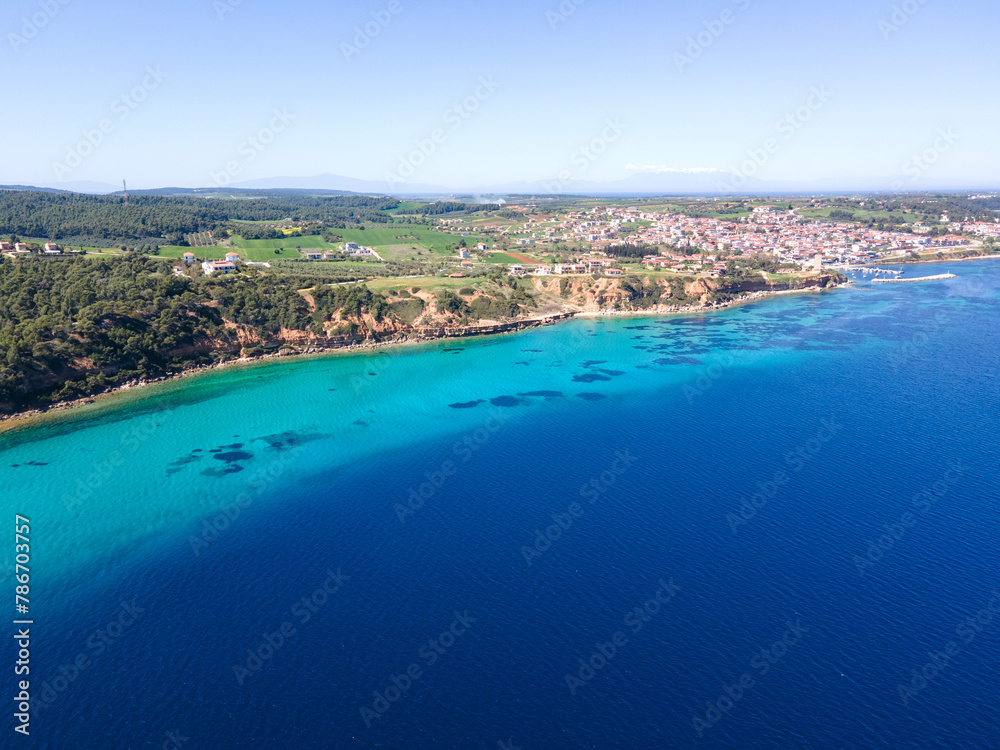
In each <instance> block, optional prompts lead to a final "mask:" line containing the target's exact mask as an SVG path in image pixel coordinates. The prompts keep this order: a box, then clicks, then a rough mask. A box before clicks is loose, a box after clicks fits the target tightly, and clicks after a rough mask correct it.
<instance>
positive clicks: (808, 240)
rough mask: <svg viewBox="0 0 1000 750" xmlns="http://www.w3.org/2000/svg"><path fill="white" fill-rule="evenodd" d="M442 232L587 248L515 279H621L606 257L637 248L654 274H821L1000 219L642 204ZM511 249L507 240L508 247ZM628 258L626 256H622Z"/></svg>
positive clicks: (530, 247) (983, 236)
mask: <svg viewBox="0 0 1000 750" xmlns="http://www.w3.org/2000/svg"><path fill="white" fill-rule="evenodd" d="M440 224H441V227H442V229H443V231H447V232H451V233H457V234H462V235H463V236H464V235H465V234H467V233H471V232H477V231H478V232H487V233H494V234H496V235H497V237H498V239H499V240H508V241H512V242H513V243H514V245H515V246H516V247H517V249H518V250H522V251H524V252H526V253H530V254H532V255H535V256H536V257H542V256H545V255H549V254H551V253H552V252H553V251H557V250H559V249H560V248H561V247H563V246H566V245H572V246H577V247H579V246H588V247H589V251H588V252H585V253H582V254H579V255H578V256H577V257H575V258H574V259H573V262H569V263H544V262H540V261H539V262H535V263H532V262H529V261H530V260H531V259H530V258H528V257H524V256H522V257H524V261H525V262H522V263H517V264H512V265H511V266H510V272H511V273H512V274H514V275H524V274H534V275H539V276H544V275H550V274H579V273H595V272H596V273H602V274H605V275H608V276H618V275H621V273H622V270H621V269H620V268H617V267H616V266H617V265H621V264H620V262H618V261H616V259H615V258H613V257H609V255H608V253H607V252H606V251H607V250H608V249H609V248H614V247H618V248H621V246H632V247H637V248H650V249H655V248H660V252H657V253H650V254H647V255H644V256H642V265H643V266H644V267H645V268H646V269H647V270H666V271H674V272H677V273H708V274H710V275H722V274H723V273H724V272H725V269H726V263H725V258H726V257H740V256H743V257H750V256H754V255H767V256H771V257H774V258H777V259H779V260H780V261H782V262H785V263H787V264H788V268H787V269H784V270H787V271H788V272H792V271H796V270H819V269H820V268H823V267H825V266H834V267H836V266H850V265H864V264H867V263H872V262H878V261H880V260H884V259H886V258H890V257H891V258H899V257H900V256H905V255H906V254H907V253H912V254H917V255H919V254H923V253H928V252H935V251H940V250H943V249H946V248H958V247H969V246H976V245H981V244H982V243H983V241H984V240H988V239H991V238H992V239H994V240H995V239H997V238H1000V219H998V220H995V221H994V222H985V221H979V222H964V221H952V220H950V219H949V217H948V216H947V215H942V216H941V219H940V223H939V225H938V226H939V227H944V228H945V229H946V230H947V233H945V234H940V233H938V234H931V233H930V227H927V226H925V225H924V223H923V222H920V221H917V222H915V223H914V225H913V227H912V229H911V231H908V232H899V231H887V230H880V229H874V228H870V227H867V226H864V225H862V224H860V223H857V222H850V221H817V220H811V219H807V218H804V217H802V216H801V215H800V214H799V213H798V211H797V210H796V209H793V208H791V207H788V208H786V207H784V206H779V205H763V206H757V207H755V208H754V209H753V212H752V213H751V214H749V215H747V216H742V217H740V218H739V219H737V220H735V221H728V220H721V219H714V218H695V217H691V216H687V215H685V214H678V213H659V212H653V211H648V210H643V209H641V208H639V207H635V206H632V207H618V206H613V205H606V206H603V205H602V206H595V207H593V208H591V209H589V210H587V211H574V212H571V213H569V214H568V215H566V216H558V215H552V216H541V217H534V218H530V219H528V220H527V221H525V222H523V223H521V224H520V225H515V226H509V227H502V226H497V225H486V226H483V227H475V226H471V225H467V226H463V222H462V220H461V219H441V220H440ZM505 244H506V242H505ZM500 247H501V245H500V241H497V242H494V243H493V244H492V245H490V244H487V243H479V244H477V245H476V246H475V247H474V249H473V250H472V251H469V250H464V249H463V250H461V251H460V252H459V258H460V259H461V260H462V261H463V264H464V265H466V266H468V267H472V266H474V265H475V264H474V263H473V262H472V258H473V257H474V256H473V255H472V252H478V253H481V254H484V253H490V252H496V251H497V250H498V249H500ZM616 254H617V255H621V254H622V253H620V252H619V253H616Z"/></svg>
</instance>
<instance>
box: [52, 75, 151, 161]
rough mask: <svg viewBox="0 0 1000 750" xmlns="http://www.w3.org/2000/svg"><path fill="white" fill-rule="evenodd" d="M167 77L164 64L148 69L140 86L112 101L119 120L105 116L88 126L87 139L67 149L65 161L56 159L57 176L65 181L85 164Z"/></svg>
mask: <svg viewBox="0 0 1000 750" xmlns="http://www.w3.org/2000/svg"><path fill="white" fill-rule="evenodd" d="M166 77H167V74H166V73H164V72H163V71H162V70H161V69H160V66H159V65H157V66H156V67H155V68H146V75H145V76H143V78H142V81H140V82H139V83H138V84H137V85H136V86H134V87H133V88H132V90H131V91H128V92H126V93H124V94H122V95H121V96H119V97H118V98H117V99H115V100H114V101H113V102H111V112H112V113H113V114H115V115H117V116H118V117H117V119H116V120H115V119H112V118H110V117H104V118H102V119H101V121H100V122H98V123H97V127H94V128H88V129H86V130H84V131H83V138H82V139H80V140H79V141H78V142H77V143H76V145H74V146H70V147H69V148H68V149H66V158H65V159H63V160H62V161H61V162H53V163H52V169H53V171H54V172H55V174H56V179H58V180H62V179H64V178H65V177H66V176H67V175H69V174H70V173H71V172H73V170H75V169H76V168H77V167H79V166H80V165H81V164H83V162H84V160H86V159H87V158H88V157H90V156H92V155H93V154H94V153H95V152H96V151H97V149H98V147H99V146H100V145H101V144H102V143H104V141H105V139H106V138H107V136H109V135H111V134H112V133H114V132H115V130H116V129H117V128H118V124H119V123H121V122H124V121H125V120H127V119H128V117H129V115H131V114H132V112H133V111H135V109H137V108H138V107H139V105H140V104H142V103H143V102H144V101H146V99H147V98H148V97H149V95H150V93H152V92H153V91H155V90H156V89H158V88H159V87H160V84H161V83H163V79H165V78H166Z"/></svg>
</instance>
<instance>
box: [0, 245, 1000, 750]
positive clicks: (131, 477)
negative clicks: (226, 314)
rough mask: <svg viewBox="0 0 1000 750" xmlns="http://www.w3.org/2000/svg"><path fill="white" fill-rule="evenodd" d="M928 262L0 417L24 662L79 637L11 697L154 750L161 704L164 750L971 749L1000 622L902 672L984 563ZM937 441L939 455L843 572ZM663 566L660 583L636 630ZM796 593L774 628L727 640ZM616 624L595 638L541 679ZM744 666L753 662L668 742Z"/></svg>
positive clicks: (982, 431)
mask: <svg viewBox="0 0 1000 750" xmlns="http://www.w3.org/2000/svg"><path fill="white" fill-rule="evenodd" d="M934 268H935V270H934V272H935V273H937V272H946V271H952V272H954V273H956V274H958V275H959V277H958V278H956V279H952V280H950V281H948V282H937V283H927V284H914V285H880V286H877V287H870V286H867V287H866V286H863V285H859V286H857V287H852V288H845V289H840V290H836V291H833V292H828V293H823V294H809V295H790V296H786V297H781V298H773V299H769V300H766V301H763V302H760V303H755V304H750V305H744V306H741V307H737V308H733V309H730V310H726V311H723V312H719V313H713V314H708V315H698V316H683V317H681V316H677V317H666V318H657V317H645V316H643V317H622V318H619V317H615V318H592V319H577V320H574V321H571V322H567V323H564V324H560V325H557V326H553V327H548V328H543V329H536V330H533V331H529V332H525V333H522V334H518V335H512V336H503V337H495V338H489V339H481V340H472V341H451V342H447V343H445V342H441V343H436V344H432V345H427V346H422V347H417V348H412V349H399V350H393V351H389V350H386V351H383V352H380V353H377V354H374V355H360V356H338V357H326V358H317V359H311V360H305V359H289V360H284V361H280V362H274V363H267V364H265V365H261V366H252V367H246V368H242V369H236V368H233V369H228V370H223V371H219V372H215V373H212V374H210V375H207V376H203V377H197V378H191V379H187V380H182V381H178V382H176V383H171V384H167V385H166V386H163V387H159V388H155V389H149V391H148V393H144V394H143V395H142V397H141V398H139V399H138V400H135V401H132V402H130V403H128V404H127V405H125V406H122V407H121V408H120V409H116V410H112V411H107V412H106V413H102V414H96V415H92V416H88V417H86V418H74V419H69V420H67V421H64V422H61V423H59V424H54V425H50V426H45V427H41V428H37V429H34V430H29V431H22V432H19V433H15V434H13V435H9V436H5V437H0V478H2V483H3V497H2V500H0V504H2V506H3V509H4V512H5V513H6V514H8V515H12V514H13V513H15V512H19V513H22V514H24V515H28V516H29V517H30V518H31V519H32V527H33V535H34V539H33V589H32V591H33V597H32V598H33V602H32V606H33V614H34V615H35V617H37V618H38V621H39V623H44V633H45V636H44V638H41V639H40V640H39V645H38V649H39V650H38V652H37V656H36V659H37V662H36V663H37V670H38V675H39V676H38V680H39V682H38V684H39V685H41V684H43V683H44V684H47V685H49V686H50V687H51V686H52V685H53V682H54V681H55V680H56V679H57V678H58V677H59V675H60V667H61V666H63V665H65V664H66V663H68V662H72V660H73V659H74V657H76V656H77V655H79V654H81V653H83V654H85V655H87V656H88V657H89V658H90V660H91V661H92V663H93V665H92V666H90V667H88V668H87V669H86V670H84V671H83V672H81V673H80V675H79V676H78V677H77V678H76V679H74V680H73V681H72V682H70V683H67V684H66V686H65V688H64V689H63V690H56V689H55V688H53V689H52V692H51V693H50V694H49V695H48V697H49V698H52V700H51V701H47V700H46V701H44V703H43V705H41V706H40V707H39V709H38V719H37V723H38V727H39V729H38V738H40V739H37V741H38V742H41V743H43V744H39V745H37V746H39V747H147V746H148V747H159V746H161V743H162V742H163V733H164V732H166V731H172V730H173V728H174V727H180V728H181V729H182V730H183V733H185V734H186V735H187V736H190V737H192V738H193V739H192V740H191V741H190V742H191V745H190V746H194V747H250V746H273V747H285V746H290V745H291V744H295V745H297V746H304V747H353V746H357V747H404V746H406V747H496V746H497V743H498V741H501V740H503V741H506V740H507V739H508V738H513V739H514V741H515V742H514V744H516V745H518V746H520V747H524V748H529V747H612V746H630V747H643V748H645V747H650V748H656V747H682V746H683V747H687V746H690V745H692V744H694V743H695V742H699V743H705V744H707V745H709V746H712V747H716V746H717V747H750V746H754V747H789V748H792V747H795V748H802V747H874V746H898V747H956V746H963V747H994V746H1000V737H998V736H997V735H996V732H995V727H996V726H997V725H998V721H1000V716H998V714H997V710H998V709H997V708H996V706H997V705H1000V704H998V703H997V702H996V700H995V698H996V697H997V696H996V695H995V691H996V688H995V686H994V685H993V682H991V678H990V675H991V674H993V673H994V671H993V670H995V664H996V659H997V657H998V656H1000V648H998V646H1000V624H997V625H996V631H995V632H994V631H993V630H990V629H989V628H988V627H987V628H984V630H983V632H982V634H981V635H980V636H979V637H978V638H977V639H976V640H974V641H973V642H971V643H969V644H968V646H967V648H966V650H965V653H966V654H967V658H966V660H965V661H963V662H961V663H960V662H959V660H958V659H957V658H956V660H955V664H954V669H953V672H951V673H948V672H947V670H946V673H945V675H943V676H942V677H941V678H940V679H937V680H934V681H932V682H931V684H930V686H929V687H928V688H927V689H926V690H925V691H924V692H922V693H921V696H920V698H919V700H920V701H922V702H921V703H920V704H919V713H914V712H913V711H912V710H911V708H910V707H909V706H908V705H904V704H902V702H901V700H900V698H899V695H898V690H897V685H898V683H899V682H900V681H902V680H904V679H905V678H906V677H907V675H908V674H909V670H910V669H911V668H913V667H919V666H920V665H922V664H923V663H924V661H926V653H927V652H928V651H929V650H932V649H937V648H941V647H943V645H944V643H945V642H947V640H948V638H949V637H954V635H951V636H949V633H952V632H953V631H954V629H955V623H956V622H957V621H958V620H961V618H962V617H963V616H964V613H967V612H968V611H971V612H973V613H975V612H976V610H978V609H980V608H981V607H982V606H984V604H985V603H986V602H988V601H989V599H990V593H989V592H990V590H991V587H993V586H996V587H997V588H1000V586H998V583H1000V582H998V581H997V580H996V574H995V571H996V563H997V562H1000V553H998V549H1000V548H998V546H997V542H1000V528H998V523H997V516H996V500H997V497H996V495H997V493H996V485H995V480H994V477H995V475H996V470H997V469H998V468H1000V464H998V459H997V455H998V453H1000V451H998V450H997V447H998V446H997V440H996V434H997V433H996V429H997V427H998V426H1000V425H998V416H997V405H998V404H997V400H998V399H997V395H998V393H997V380H996V378H997V373H996V364H997V361H998V354H1000V335H998V328H997V323H998V320H1000V316H998V310H1000V266H998V265H997V264H996V262H995V261H983V262H980V263H956V264H943V265H941V266H935V267H934ZM824 420H826V421H825V422H824ZM831 420H832V422H831ZM830 424H833V425H834V428H833V434H830V428H829V425H830ZM824 430H826V432H824ZM814 449H815V450H814ZM622 456H626V457H628V460H625V461H623V460H622V458H621V457H622ZM953 461H963V462H964V464H963V466H966V467H967V468H966V469H964V470H963V474H962V477H961V480H960V481H958V482H956V483H955V484H954V485H948V488H947V492H946V493H945V494H944V496H943V497H942V498H940V500H939V501H938V500H936V501H935V503H934V504H933V506H932V507H931V508H930V509H929V510H928V511H927V512H926V513H919V514H918V516H917V519H918V520H917V522H916V523H915V525H914V526H913V528H912V530H908V531H907V533H906V535H904V536H903V538H901V539H899V540H898V541H896V542H894V543H893V548H892V549H891V550H889V551H888V552H886V553H885V554H884V557H879V559H878V560H877V562H873V563H872V564H871V565H870V566H867V567H866V566H864V565H863V566H862V567H863V568H864V573H865V574H864V575H861V574H860V572H859V570H858V563H857V562H856V559H855V558H858V557H859V556H860V557H862V558H863V557H864V555H865V554H866V551H867V550H868V544H869V542H871V541H876V540H878V539H879V536H880V535H882V534H885V533H886V532H885V530H884V529H883V527H884V526H885V525H886V524H890V525H891V524H892V523H894V522H896V521H897V519H899V517H900V514H901V513H903V512H906V511H907V510H908V509H910V510H913V508H912V507H911V506H912V503H911V498H912V497H913V496H914V495H915V494H916V493H918V492H920V491H921V490H922V489H924V488H925V487H928V486H934V483H935V482H940V481H942V477H943V476H945V473H946V472H947V471H948V470H949V469H948V462H953ZM619 470H620V471H619ZM781 471H783V472H785V475H786V480H787V481H785V482H784V483H783V484H781V485H780V487H776V488H775V492H774V493H773V497H772V498H770V499H769V500H768V501H767V502H766V503H764V504H763V505H762V507H760V508H759V509H757V511H756V512H755V513H752V514H750V517H749V518H744V519H741V520H743V521H745V523H740V522H735V528H736V533H733V528H734V521H733V520H732V519H733V518H734V517H738V514H739V513H740V509H741V508H744V510H745V507H744V506H743V505H742V502H743V500H744V499H747V498H750V497H751V496H752V495H753V493H754V492H758V491H761V490H760V489H759V485H758V483H762V484H763V485H764V487H765V490H766V488H767V487H768V486H769V485H768V483H769V482H772V481H774V480H775V477H776V474H777V472H781ZM593 482H596V484H593ZM414 493H416V494H414ZM421 493H423V497H421ZM591 499H593V500H594V502H593V503H591V502H590V500H591ZM573 503H579V504H580V509H581V512H580V514H579V515H573V514H571V513H570V511H569V508H570V507H571V505H572V504H573ZM553 514H555V517H553ZM567 514H570V517H571V518H572V519H573V520H572V524H571V525H570V526H568V527H567V528H565V529H561V530H560V529H557V530H556V532H552V535H554V536H558V538H557V539H556V540H555V541H552V542H551V546H546V544H545V539H544V538H542V540H541V542H537V540H538V536H537V534H539V533H544V532H545V531H546V529H547V527H551V525H552V524H553V523H556V524H558V522H559V519H562V523H563V524H564V525H565V524H567V523H569V522H568V521H567V520H566V519H567ZM536 544H537V546H536ZM540 548H543V549H540ZM525 549H528V550H531V549H534V551H535V552H537V553H538V554H537V555H535V554H533V553H531V552H530V551H529V552H528V553H527V554H526V553H525ZM12 553H13V549H12V548H6V549H2V550H0V564H3V563H7V564H8V565H9V564H10V563H11V562H12V561H13V555H12ZM529 562H530V563H531V564H530V565H529V564H528V563H529ZM338 568H342V571H343V574H344V575H347V576H348V577H349V580H348V581H347V582H346V583H345V584H344V585H343V587H342V589H341V590H338V591H337V593H336V594H332V595H330V597H329V598H330V603H326V602H324V604H323V605H322V606H320V607H319V608H318V609H317V611H316V612H314V613H312V616H311V617H310V619H309V620H308V621H307V622H304V623H300V622H299V618H298V616H297V615H295V614H293V610H292V606H293V603H294V602H296V601H297V600H298V599H299V598H300V597H301V596H302V595H303V594H305V593H309V592H312V591H314V590H316V589H317V587H319V586H321V584H323V583H324V582H325V581H326V580H327V579H328V577H329V576H328V574H327V573H326V572H325V571H327V569H330V570H333V571H334V572H335V571H336V570H337V569H338ZM6 575H9V573H7V574H6ZM660 578H664V579H666V580H667V581H670V579H673V580H674V581H675V583H676V584H677V585H679V586H680V587H681V588H680V590H679V592H678V593H677V595H676V598H675V599H674V600H671V602H670V604H669V605H664V606H663V610H662V612H661V611H659V609H658V610H657V614H656V615H655V617H652V616H651V617H650V618H649V619H648V621H643V627H642V628H641V629H640V630H639V631H638V632H632V631H631V625H629V624H628V623H627V622H626V621H625V620H624V619H623V618H624V617H625V613H627V612H628V611H629V610H630V609H633V608H634V607H635V606H636V605H640V606H641V605H642V603H643V602H645V601H648V600H649V598H650V597H651V596H652V595H653V594H654V592H656V591H657V590H658V589H659V588H660V587H661V584H660V583H659V580H660ZM133 599H135V600H136V601H137V602H138V604H139V606H141V607H144V608H145V610H146V611H145V612H144V613H142V614H140V616H138V617H137V618H136V620H135V623H134V624H130V625H129V626H128V628H127V629H126V630H125V632H124V634H122V635H121V636H120V638H117V639H115V640H114V641H113V643H112V644H110V645H108V646H107V648H106V649H104V650H101V651H100V653H99V654H98V653H96V651H97V649H96V648H94V647H93V646H92V644H91V640H90V638H91V636H92V634H93V632H94V630H95V628H99V627H103V625H106V624H107V622H108V621H110V620H112V619H113V618H115V617H117V613H118V612H119V611H120V609H119V608H120V606H121V605H120V603H121V601H122V600H126V601H131V600H133ZM466 609H469V610H470V612H471V613H472V614H471V616H473V617H476V618H478V619H477V621H476V622H475V623H474V624H473V625H472V626H471V627H470V628H469V630H468V633H467V634H463V635H462V636H461V637H459V638H458V639H457V641H456V642H455V645H454V646H453V647H451V648H449V649H447V653H442V654H439V655H438V656H439V658H438V659H436V660H435V662H434V663H433V664H428V663H427V662H428V661H429V659H426V658H424V657H423V656H422V655H421V653H420V652H421V645H422V644H424V643H425V642H426V641H427V638H428V636H430V635H431V634H436V633H440V632H441V630H442V629H446V628H447V627H448V626H449V624H450V623H451V622H452V621H453V618H454V611H455V610H459V611H460V612H463V611H464V610H466ZM799 619H801V620H802V621H803V624H804V626H806V627H808V628H809V631H808V632H807V634H806V635H805V636H804V637H803V638H802V641H801V645H798V644H796V645H794V646H791V647H789V653H788V655H787V657H783V658H782V659H781V661H780V663H778V664H775V665H774V666H773V668H772V669H771V670H769V674H765V675H761V674H759V671H755V668H754V667H752V666H749V665H750V660H751V657H752V656H753V654H754V649H755V648H756V647H757V646H758V645H761V644H765V643H766V644H770V643H772V642H774V641H775V639H778V638H779V637H780V636H781V635H782V633H783V632H785V631H786V627H787V626H786V622H787V621H793V622H794V621H797V620H799ZM286 620H288V621H293V622H294V623H295V626H296V632H295V634H294V635H293V636H289V637H288V638H287V639H285V641H287V642H286V643H283V644H282V646H281V647H280V648H279V650H278V652H277V653H276V654H275V655H274V656H273V657H272V658H269V659H267V660H266V665H264V666H262V668H261V669H260V671H254V672H253V674H252V677H251V678H249V679H244V680H243V681H242V683H241V682H240V680H239V679H238V675H237V674H236V673H235V672H234V670H233V666H234V665H239V664H242V665H244V666H245V665H246V663H247V658H248V657H247V654H246V651H247V649H255V648H256V647H257V646H258V644H259V642H260V638H261V637H262V634H267V633H270V632H274V629H275V628H278V627H279V626H280V625H281V624H282V623H283V622H284V621H286ZM632 622H633V623H634V622H636V621H634V620H633V621H632ZM617 629H622V630H623V631H629V633H628V635H629V643H628V644H625V645H624V646H622V647H621V654H620V656H617V655H616V656H615V657H614V658H613V659H612V660H611V662H612V663H611V664H609V665H608V666H607V667H606V668H602V669H601V670H599V673H598V674H597V675H596V676H595V677H594V679H593V680H592V681H591V682H588V683H587V685H586V687H585V688H581V689H580V690H578V691H577V692H576V693H574V692H572V691H570V690H569V689H568V687H567V684H566V681H565V675H566V674H567V673H570V672H572V673H573V674H577V671H578V670H579V668H580V667H579V664H578V659H579V658H581V657H589V656H590V654H591V653H592V652H593V651H594V649H595V644H599V643H603V642H605V641H607V639H609V638H611V637H612V634H613V633H615V632H616V630H617ZM963 647H965V646H964V644H963ZM411 662H417V663H419V664H420V665H421V666H422V667H423V668H424V673H423V674H422V676H421V677H420V678H418V679H416V681H415V682H414V683H413V685H412V687H410V688H408V689H407V691H406V694H405V695H404V696H403V697H401V698H400V699H399V700H398V701H393V703H392V706H391V707H390V708H389V709H388V710H387V711H386V712H385V713H384V715H380V716H379V717H378V718H377V719H375V720H373V721H370V722H367V723H371V724H372V726H367V723H366V721H365V719H364V716H365V715H364V713H363V712H362V711H361V709H362V708H363V707H365V706H368V707H371V706H374V705H376V703H377V698H375V697H374V693H373V691H376V690H381V691H384V690H385V689H386V686H387V685H390V684H392V683H391V677H392V676H394V675H397V674H398V673H400V671H401V670H402V671H404V672H405V670H406V668H407V665H408V664H409V663H411ZM574 664H575V665H576V666H575V667H574ZM990 665H993V667H991V666H990ZM744 671H749V672H752V673H754V674H755V675H756V676H757V677H758V678H759V680H758V683H757V684H755V687H754V688H752V689H750V690H749V691H748V693H747V696H746V698H745V699H741V700H740V701H739V702H738V705H737V706H735V707H734V708H733V710H732V712H727V714H726V716H725V717H724V719H723V720H720V721H719V722H718V724H717V725H713V726H712V727H711V728H710V729H709V730H708V731H707V732H704V733H703V735H704V736H702V737H699V736H698V734H697V732H696V729H695V726H694V724H693V721H692V719H693V717H695V716H702V717H704V716H706V710H707V709H706V707H705V701H708V700H715V699H717V698H718V696H719V694H720V691H721V690H722V689H723V685H724V684H727V685H728V684H732V681H733V680H734V679H735V680H738V679H739V677H740V675H741V673H742V672H744ZM244 677H245V675H244ZM58 686H59V685H57V687H58ZM915 700H916V699H915ZM991 701H992V702H991ZM50 703H51V705H49V704H50ZM373 710H374V709H373ZM109 730H113V731H114V732H116V733H117V737H118V739H116V740H114V744H108V743H107V741H106V740H105V737H106V735H105V734H104V732H106V731H109ZM991 732H992V734H991ZM45 743H48V744H45ZM261 743H263V744H261ZM956 743H957V744H956Z"/></svg>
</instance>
